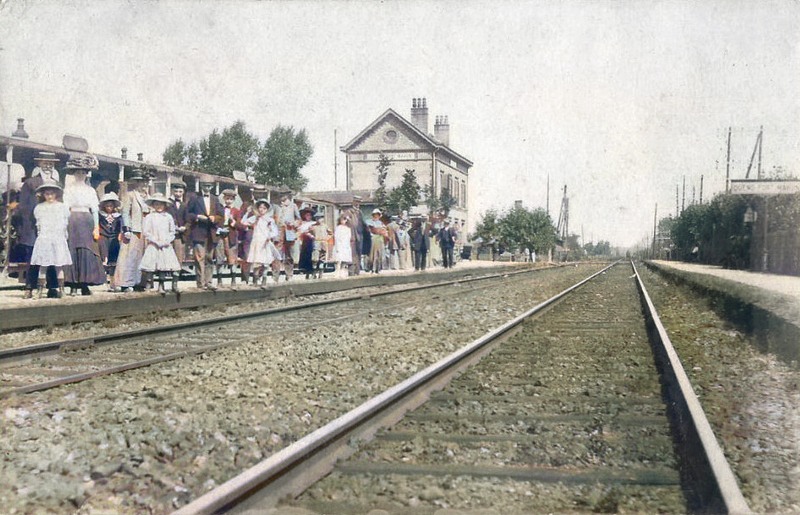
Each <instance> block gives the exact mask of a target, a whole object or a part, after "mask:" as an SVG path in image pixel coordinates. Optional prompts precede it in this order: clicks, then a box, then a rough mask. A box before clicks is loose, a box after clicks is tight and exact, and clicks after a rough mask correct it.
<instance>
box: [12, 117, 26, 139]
mask: <svg viewBox="0 0 800 515" xmlns="http://www.w3.org/2000/svg"><path fill="white" fill-rule="evenodd" d="M11 136H13V137H15V138H24V139H28V133H27V132H25V118H17V130H15V131H14V133H13V134H12V135H11Z"/></svg>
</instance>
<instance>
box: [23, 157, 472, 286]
mask: <svg viewBox="0 0 800 515" xmlns="http://www.w3.org/2000/svg"><path fill="white" fill-rule="evenodd" d="M35 162H36V167H35V168H34V171H33V173H32V176H31V177H30V178H29V179H28V180H26V181H25V182H24V184H23V186H22V188H21V189H20V191H19V195H18V203H17V205H16V207H15V209H14V211H13V213H12V218H11V220H12V224H13V226H14V228H15V232H16V234H17V237H16V241H15V244H14V245H13V246H12V248H11V254H10V256H9V257H10V259H9V260H10V261H11V262H14V263H19V264H20V265H21V267H22V268H21V273H20V281H21V282H24V283H25V286H24V297H25V298H33V297H34V295H33V292H34V291H37V295H36V297H37V298H40V297H42V296H44V295H45V292H47V294H48V296H51V297H62V296H63V295H65V291H64V288H65V287H69V288H70V292H69V293H70V295H77V294H79V293H80V294H81V295H90V294H91V290H90V288H89V287H90V286H96V285H103V284H107V285H108V288H109V290H110V291H117V292H129V291H146V290H156V291H158V292H160V293H161V294H162V295H166V294H168V293H176V294H177V293H179V286H178V282H179V279H180V275H181V273H182V272H183V269H184V264H185V263H189V262H193V264H194V273H195V278H196V285H197V287H198V288H200V289H206V290H216V289H218V288H220V287H221V286H222V283H223V273H224V272H225V271H227V272H228V273H227V275H228V276H229V277H230V288H232V289H236V288H237V280H241V282H242V283H243V284H244V285H252V286H254V287H260V288H266V286H267V284H268V277H270V276H271V277H272V281H273V282H276V283H277V282H278V281H279V280H280V277H281V273H282V274H283V275H284V276H285V280H286V281H290V280H292V277H293V275H294V271H295V267H297V269H298V270H299V271H300V272H301V273H303V274H305V277H306V279H309V278H320V277H322V274H323V272H324V270H325V269H326V266H327V265H329V264H330V265H333V267H334V269H335V271H336V275H337V276H338V277H347V276H353V275H358V274H360V273H362V272H369V273H380V272H381V271H382V270H385V269H393V270H405V269H410V268H411V267H413V268H414V270H417V271H422V270H425V269H426V268H428V267H430V266H431V265H439V264H441V266H443V267H445V268H449V267H452V266H453V264H454V257H455V256H454V249H455V247H456V245H457V243H458V241H459V237H460V234H459V230H458V228H457V227H454V226H453V225H451V223H450V220H448V219H446V218H444V217H436V218H435V219H432V220H429V219H428V217H427V216H426V215H421V216H416V217H411V218H409V216H408V214H407V213H406V212H402V213H399V214H396V215H391V216H389V215H388V214H386V213H383V212H382V211H381V210H380V209H374V210H372V212H371V215H370V216H369V217H365V216H364V214H363V212H362V208H361V198H360V197H359V196H357V195H354V196H353V199H352V200H353V201H352V205H351V206H349V207H348V208H346V209H344V210H342V212H341V214H340V216H338V218H337V220H336V226H335V227H334V228H333V229H331V228H329V227H328V226H327V224H326V222H325V214H324V213H323V212H321V211H317V210H315V209H313V208H312V207H311V206H307V205H303V204H300V205H298V203H297V202H295V201H294V200H293V199H292V196H291V193H290V192H284V193H282V194H281V195H280V202H279V203H277V204H274V205H273V203H271V202H270V200H269V195H268V194H267V193H268V192H267V189H266V187H264V186H261V185H253V187H252V188H251V195H250V196H249V198H247V199H242V198H239V199H237V196H238V195H237V192H236V191H234V190H232V189H226V190H223V191H222V192H221V194H220V195H216V194H214V193H213V189H214V182H213V178H211V177H201V179H200V181H199V186H200V187H199V189H200V192H199V194H197V195H195V196H193V197H192V198H187V192H186V185H185V184H184V183H182V182H180V181H175V182H172V183H171V185H170V191H169V193H170V196H169V197H167V196H165V195H164V194H161V193H150V189H149V182H150V181H149V178H148V177H147V174H146V173H145V172H144V171H143V170H138V169H137V170H133V172H132V173H131V175H130V176H128V177H126V188H125V189H124V190H123V192H122V194H121V198H120V196H118V195H117V194H116V193H114V192H108V193H104V194H102V195H99V194H98V192H97V191H96V190H95V189H94V188H92V186H91V185H90V183H89V181H88V176H89V174H90V173H91V172H92V171H93V170H96V169H97V168H98V162H97V159H96V158H94V157H93V156H91V155H87V154H82V155H78V156H73V157H71V158H70V159H69V161H68V162H67V164H66V167H65V168H64V172H65V173H66V174H67V175H66V176H65V178H64V185H63V186H62V185H61V183H60V182H59V173H58V171H57V170H56V169H55V164H56V163H58V159H57V158H56V156H55V155H54V154H52V153H47V152H40V153H39V156H38V157H36V158H35ZM237 200H238V202H237ZM237 268H238V271H237ZM214 275H216V283H215V281H214V278H215V277H214ZM167 285H169V287H168V286H167Z"/></svg>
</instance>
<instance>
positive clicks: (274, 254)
mask: <svg viewBox="0 0 800 515" xmlns="http://www.w3.org/2000/svg"><path fill="white" fill-rule="evenodd" d="M251 220H253V222H254V225H253V239H252V240H251V241H250V250H249V251H248V253H247V262H248V263H255V264H259V265H270V264H272V262H273V261H275V260H278V261H282V260H283V259H282V256H281V253H280V251H279V250H278V248H277V247H276V246H275V244H274V243H273V240H275V239H277V238H278V236H279V235H280V233H279V232H278V226H277V225H275V221H274V220H273V219H272V216H270V215H269V214H266V215H264V216H259V217H253V218H252V219H251Z"/></svg>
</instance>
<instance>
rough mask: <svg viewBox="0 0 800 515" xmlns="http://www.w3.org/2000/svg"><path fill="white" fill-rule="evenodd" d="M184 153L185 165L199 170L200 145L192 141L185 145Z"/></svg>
mask: <svg viewBox="0 0 800 515" xmlns="http://www.w3.org/2000/svg"><path fill="white" fill-rule="evenodd" d="M184 153H185V158H184V159H185V164H186V167H187V168H188V169H190V170H199V169H200V146H199V145H198V144H197V143H195V142H194V141H193V142H191V143H190V144H189V145H187V146H186V149H185V151H184Z"/></svg>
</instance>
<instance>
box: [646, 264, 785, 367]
mask: <svg viewBox="0 0 800 515" xmlns="http://www.w3.org/2000/svg"><path fill="white" fill-rule="evenodd" d="M647 264H648V266H650V267H651V268H656V269H658V270H659V272H660V273H662V274H664V275H666V276H668V277H670V278H672V279H676V280H678V281H679V282H683V283H687V284H689V285H690V286H691V287H692V288H694V289H696V290H698V291H700V292H701V294H702V295H704V296H708V297H709V298H710V299H711V300H712V303H713V305H714V307H715V309H717V310H718V311H721V312H722V313H723V314H724V316H725V317H726V318H727V319H728V320H730V321H731V322H733V323H734V324H736V325H737V326H739V327H741V328H742V329H743V330H745V331H746V332H747V333H749V334H753V335H755V336H756V340H757V341H758V344H759V347H760V348H762V349H764V350H767V351H770V352H774V353H775V354H777V355H778V356H780V357H781V358H783V359H785V360H786V361H788V362H790V363H793V364H794V365H796V366H800V277H794V276H788V275H778V274H768V273H761V272H750V271H747V270H727V269H723V268H721V267H718V266H710V265H701V264H695V263H681V262H675V261H648V262H647Z"/></svg>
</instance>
